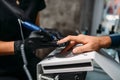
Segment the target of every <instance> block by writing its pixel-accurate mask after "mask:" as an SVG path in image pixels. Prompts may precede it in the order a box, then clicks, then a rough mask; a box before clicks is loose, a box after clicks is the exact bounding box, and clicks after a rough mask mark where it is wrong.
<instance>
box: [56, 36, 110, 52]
mask: <svg viewBox="0 0 120 80" xmlns="http://www.w3.org/2000/svg"><path fill="white" fill-rule="evenodd" d="M67 41H70V43H69V44H68V45H67V46H66V47H65V48H64V49H63V51H62V52H61V53H65V52H67V51H69V50H71V49H72V52H73V53H74V54H79V53H83V52H88V51H98V50H99V49H101V48H107V47H109V46H110V45H111V38H110V37H109V36H88V35H83V34H80V35H78V36H72V35H69V36H67V37H65V38H63V39H61V40H59V41H58V42H57V44H62V43H64V42H67ZM77 44H82V46H76V45H77ZM75 46H76V47H75Z"/></svg>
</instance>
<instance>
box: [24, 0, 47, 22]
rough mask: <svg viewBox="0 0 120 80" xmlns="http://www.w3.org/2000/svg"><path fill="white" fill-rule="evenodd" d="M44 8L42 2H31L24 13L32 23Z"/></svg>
mask: <svg viewBox="0 0 120 80" xmlns="http://www.w3.org/2000/svg"><path fill="white" fill-rule="evenodd" d="M45 7H46V5H45V1H44V0H33V1H32V2H31V3H30V5H29V7H28V9H26V11H25V13H26V15H27V16H28V17H29V18H30V19H31V20H32V21H33V22H35V19H36V15H37V13H38V12H39V11H41V10H43V9H44V8H45Z"/></svg>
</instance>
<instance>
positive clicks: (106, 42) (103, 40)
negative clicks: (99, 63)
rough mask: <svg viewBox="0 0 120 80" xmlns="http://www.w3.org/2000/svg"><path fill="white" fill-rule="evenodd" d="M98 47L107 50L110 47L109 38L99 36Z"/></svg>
mask: <svg viewBox="0 0 120 80" xmlns="http://www.w3.org/2000/svg"><path fill="white" fill-rule="evenodd" d="M99 42H100V47H101V48H108V47H110V45H111V42H112V41H111V38H110V37H109V36H101V37H99Z"/></svg>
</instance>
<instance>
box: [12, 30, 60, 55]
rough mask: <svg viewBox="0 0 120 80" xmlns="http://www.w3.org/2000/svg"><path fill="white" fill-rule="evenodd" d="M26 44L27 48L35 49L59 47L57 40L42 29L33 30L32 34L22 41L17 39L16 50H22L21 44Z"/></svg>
mask: <svg viewBox="0 0 120 80" xmlns="http://www.w3.org/2000/svg"><path fill="white" fill-rule="evenodd" d="M22 43H23V44H24V48H25V50H29V51H32V52H33V53H34V51H35V50H36V49H41V48H49V47H57V46H58V45H57V42H56V41H55V40H52V39H51V37H50V35H49V34H47V33H44V32H41V31H33V32H31V34H30V36H29V37H28V38H27V39H25V41H24V42H22V41H15V45H14V47H15V52H20V46H21V44H22Z"/></svg>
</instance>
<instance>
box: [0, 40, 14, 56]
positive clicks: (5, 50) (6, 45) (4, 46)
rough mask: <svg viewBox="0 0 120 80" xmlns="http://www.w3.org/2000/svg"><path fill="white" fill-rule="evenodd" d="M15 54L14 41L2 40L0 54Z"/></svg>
mask: <svg viewBox="0 0 120 80" xmlns="http://www.w3.org/2000/svg"><path fill="white" fill-rule="evenodd" d="M13 54H14V41H11V42H4V41H0V55H13Z"/></svg>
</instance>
